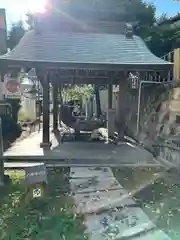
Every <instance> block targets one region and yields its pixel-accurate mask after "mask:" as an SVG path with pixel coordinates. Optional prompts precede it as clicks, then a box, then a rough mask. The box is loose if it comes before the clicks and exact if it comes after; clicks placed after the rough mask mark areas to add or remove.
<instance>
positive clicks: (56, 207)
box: [0, 169, 87, 240]
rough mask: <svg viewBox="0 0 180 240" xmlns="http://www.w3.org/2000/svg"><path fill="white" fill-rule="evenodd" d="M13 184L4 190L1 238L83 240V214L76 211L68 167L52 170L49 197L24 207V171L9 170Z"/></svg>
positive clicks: (50, 170) (50, 171)
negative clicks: (22, 181) (79, 214)
mask: <svg viewBox="0 0 180 240" xmlns="http://www.w3.org/2000/svg"><path fill="white" fill-rule="evenodd" d="M7 174H8V175H10V177H11V179H12V184H11V185H9V186H8V187H6V188H4V189H3V191H1V201H0V240H21V239H23V240H36V239H37V240H46V239H47V240H49V239H51V240H58V239H60V240H61V239H62V240H71V239H74V240H83V239H87V236H86V235H85V234H84V230H85V229H84V225H83V224H82V223H83V217H82V216H78V215H76V214H75V213H74V211H73V201H72V197H71V195H70V192H69V181H68V170H67V169H66V170H62V169H49V170H48V189H47V196H46V197H44V198H43V199H41V200H33V201H32V202H30V203H29V204H28V206H27V207H25V206H24V204H23V202H22V195H23V194H24V192H25V188H24V186H23V185H22V184H20V181H21V180H22V179H23V178H24V172H22V171H19V172H17V171H16V172H13V171H12V172H7Z"/></svg>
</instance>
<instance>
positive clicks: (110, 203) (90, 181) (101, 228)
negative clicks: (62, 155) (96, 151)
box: [71, 167, 170, 240]
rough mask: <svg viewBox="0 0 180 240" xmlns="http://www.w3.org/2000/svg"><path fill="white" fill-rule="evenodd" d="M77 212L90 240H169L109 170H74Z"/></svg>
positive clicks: (72, 185)
mask: <svg viewBox="0 0 180 240" xmlns="http://www.w3.org/2000/svg"><path fill="white" fill-rule="evenodd" d="M71 190H72V192H73V193H74V201H75V204H76V211H77V212H78V213H82V214H84V216H85V224H86V227H87V234H88V235H89V239H90V240H104V239H111V240H121V239H123V240H124V239H131V237H133V239H134V240H152V239H154V240H156V239H157V240H159V239H161V240H170V238H169V237H168V236H167V235H166V234H165V233H164V232H163V231H161V230H159V229H157V227H156V226H155V224H154V223H152V222H151V221H150V220H149V218H148V217H147V215H146V214H145V213H144V212H143V211H142V210H141V208H140V207H139V206H138V205H137V204H136V202H135V201H134V200H133V199H132V198H131V197H130V194H129V193H128V192H127V191H126V190H125V189H123V187H122V186H121V185H120V184H119V183H118V182H117V180H116V179H115V178H114V176H113V173H112V171H111V169H110V168H92V167H91V168H84V169H83V171H82V168H71Z"/></svg>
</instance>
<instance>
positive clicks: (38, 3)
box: [26, 0, 47, 13]
mask: <svg viewBox="0 0 180 240" xmlns="http://www.w3.org/2000/svg"><path fill="white" fill-rule="evenodd" d="M26 1H27V5H26V7H27V10H28V11H29V12H31V13H35V12H45V10H46V4H47V0H26Z"/></svg>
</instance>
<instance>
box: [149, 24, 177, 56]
mask: <svg viewBox="0 0 180 240" xmlns="http://www.w3.org/2000/svg"><path fill="white" fill-rule="evenodd" d="M145 41H146V43H147V45H148V47H149V48H150V50H151V51H152V52H153V53H154V54H155V55H157V56H158V57H162V56H164V55H165V54H167V53H169V52H171V51H173V49H174V48H176V47H180V29H179V28H178V27H175V28H171V27H170V26H169V25H165V26H161V25H160V26H154V27H153V28H152V29H150V31H149V36H148V37H147V38H146V39H145Z"/></svg>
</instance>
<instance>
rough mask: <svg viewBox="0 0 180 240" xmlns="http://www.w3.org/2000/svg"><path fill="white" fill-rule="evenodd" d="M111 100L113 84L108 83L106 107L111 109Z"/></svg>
mask: <svg viewBox="0 0 180 240" xmlns="http://www.w3.org/2000/svg"><path fill="white" fill-rule="evenodd" d="M112 101H113V85H112V84H109V85H108V109H112V105H113V104H112Z"/></svg>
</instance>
